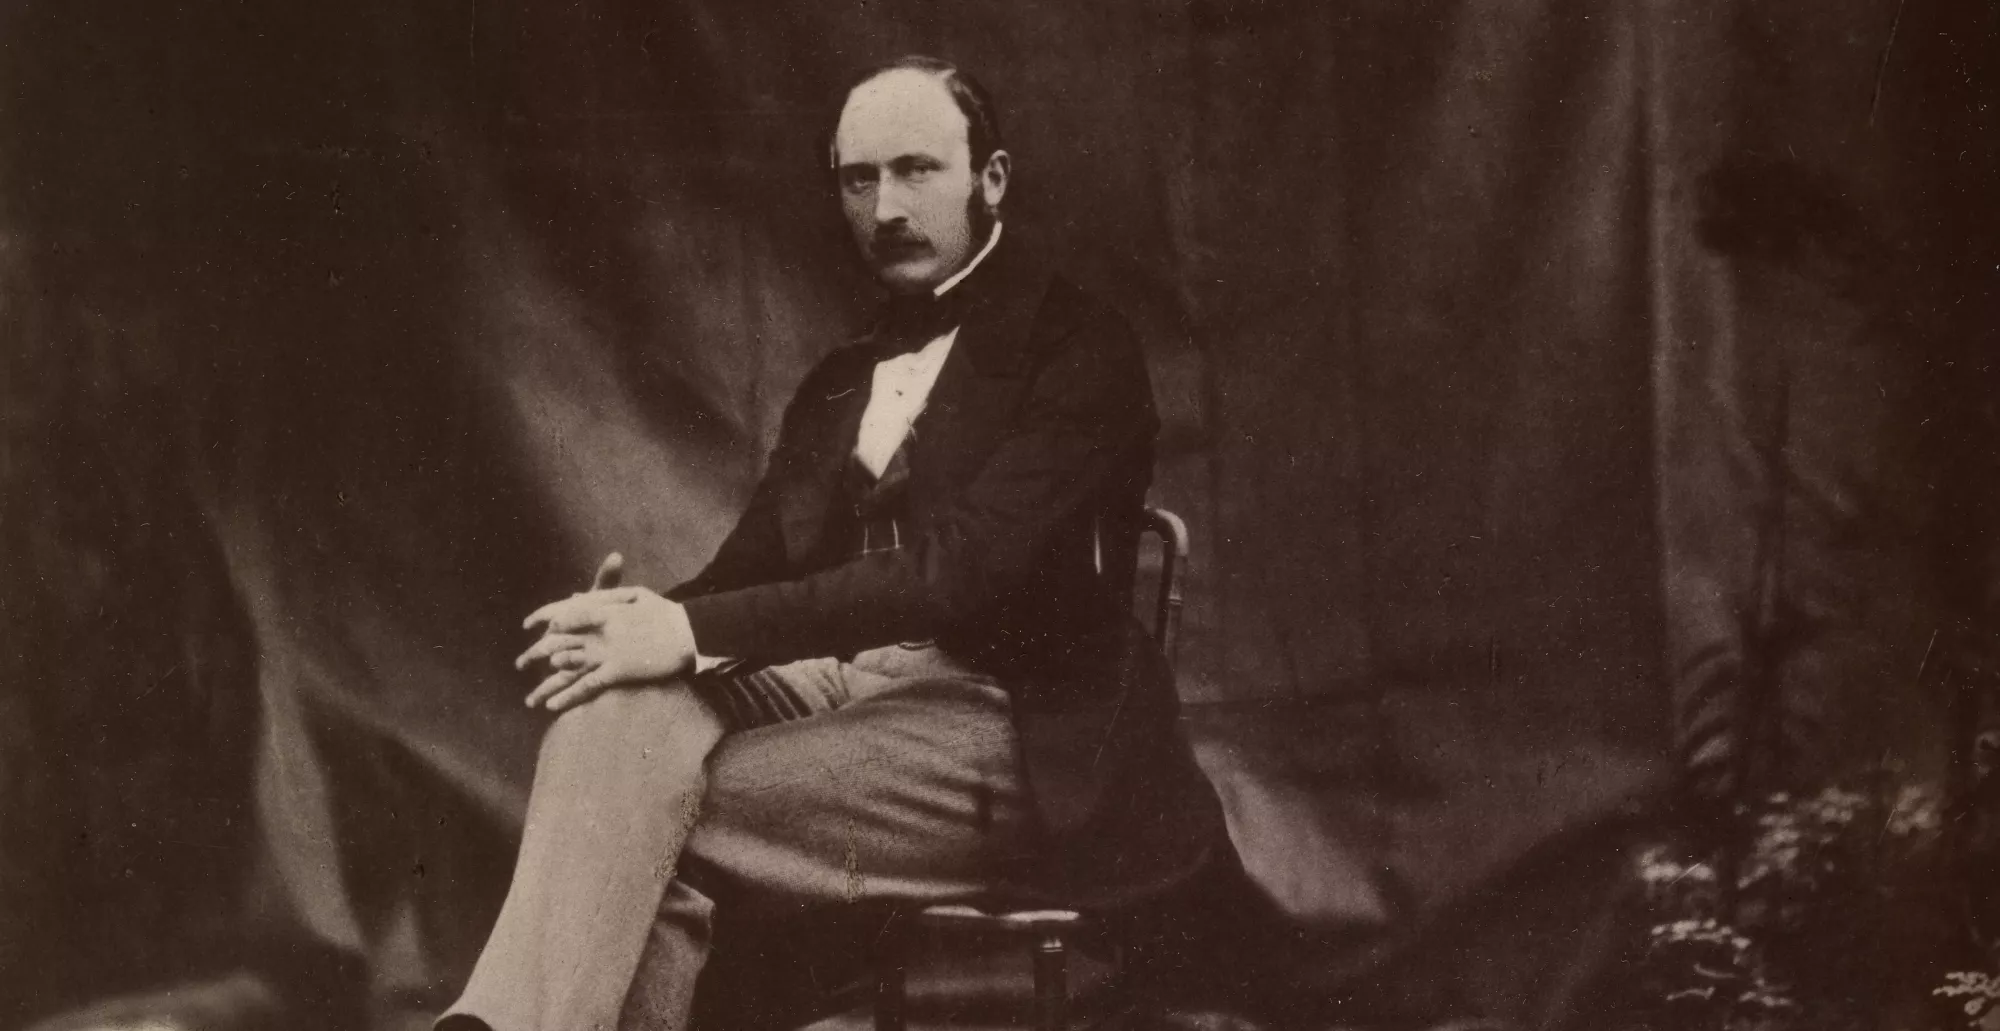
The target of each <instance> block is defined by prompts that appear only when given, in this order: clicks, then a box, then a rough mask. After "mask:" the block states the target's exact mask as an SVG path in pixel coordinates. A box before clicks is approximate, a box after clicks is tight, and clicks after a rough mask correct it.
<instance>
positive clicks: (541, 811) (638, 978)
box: [441, 649, 1029, 1031]
mask: <svg viewBox="0 0 2000 1031" xmlns="http://www.w3.org/2000/svg"><path fill="white" fill-rule="evenodd" d="M793 672H794V673H795V674H796V677H795V679H796V678H799V677H802V678H804V679H803V681H802V682H799V683H791V684H782V683H778V682H777V681H776V680H773V679H772V678H769V677H765V678H762V679H759V678H757V677H755V676H753V677H750V678H745V680H744V681H743V682H742V683H741V684H739V685H737V686H739V687H743V688H747V689H760V688H761V689H781V690H779V694H780V695H781V696H783V697H785V698H787V699H790V700H792V702H797V704H791V703H790V702H788V706H789V710H790V711H787V712H784V713H781V714H779V715H780V718H784V719H785V721H784V722H777V723H770V724H766V725H762V726H752V727H748V728H745V729H741V730H736V731H734V732H730V730H731V726H732V723H735V724H737V725H740V721H741V720H742V718H743V714H744V713H745V712H762V711H766V710H768V709H769V707H768V706H761V705H754V704H753V705H744V704H738V703H740V702H742V701H743V699H744V698H745V697H747V696H746V695H744V694H743V693H741V692H738V693H737V694H736V695H735V696H734V698H733V699H732V698H728V697H724V698H718V699H717V702H718V704H711V703H710V701H708V700H705V699H704V698H703V697H702V696H701V695H699V694H697V693H696V692H695V691H694V690H693V689H691V688H689V687H688V686H687V685H684V684H674V685H664V686H660V687H649V688H640V689H631V690H621V691H613V692H609V693H607V694H605V695H603V696H600V697H599V698H597V699H595V700H593V701H591V702H590V703H588V704H586V705H583V706H580V707H578V708H576V709H574V710H571V711H570V712H568V713H565V714H564V715H563V716H562V717H560V718H559V719H558V720H557V721H556V722H555V723H554V724H553V725H552V726H551V727H550V730H549V732H548V735H547V737H546V738H545V739H544V741H543V745H542V752H541V757H540V762H539V765H538V766H537V768H536V772H535V786H534V793H533V795H532V797H531V799H530V801H529V807H528V820H527V825H526V828H525V832H524V836H523V840H522V846H521V853H520V857H519V859H518V860H517V862H516V867H515V874H514V882H513V886H512V888H511V889H510V891H509V893H508V897H507V902H506V904H505V906H504V907H503V909H502V911H501V915H500V918H499V920H498V922H497V923H496V924H495V927H494V931H493V934H492V936H491V937H490V938H489V939H488V942H487V946H486V949H485V950H484V951H483V952H482V953H481V955H480V959H479V963H478V966H477V967H476V968H475V969H474V972H473V975H472V978H471V980H470V981H469V983H468V984H467V987H466V990H465V993H464V994H463V995H462V996H461V997H460V999H459V1001H458V1002H457V1003H456V1004H455V1005H454V1006H453V1007H452V1008H451V1009H450V1010H448V1011H447V1013H446V1016H445V1017H444V1018H442V1020H441V1026H447V1025H448V1024H449V1023H451V1022H455V1021H457V1020H459V1019H461V1018H470V1019H473V1020H476V1021H478V1022H479V1023H483V1024H484V1025H486V1026H488V1027H490V1028H492V1029H494V1031H608V1029H610V1028H611V1027H613V1026H614V1025H619V1026H624V1027H632V1028H641V1027H643V1028H648V1029H652V1028H676V1029H677V1028H682V1027H686V1026H687V1024H688V1019H689V1013H690V1011H691V1009H692V1006H693V1003H694V995H695V987H696V983H697V981H698V979H699V977H700V974H701V971H702V969H703V968H704V967H705V966H706V965H707V962H708V958H709V954H710V950H711V943H712V941H713V924H714V909H715V905H716V900H715V899H712V898H711V897H710V893H713V894H715V895H717V896H720V897H721V901H722V902H723V904H724V905H726V906H729V907H731V908H732V909H737V908H739V907H740V908H741V909H742V915H746V916H747V915H750V914H766V915H768V916H769V917H770V918H771V919H781V918H786V917H798V916H806V915H811V916H813V917H821V916H825V917H833V918H836V919H837V918H838V917H840V916H843V915H845V916H853V915H855V914H858V913H861V912H863V911H865V910H867V909H869V908H871V907H878V906H879V905H880V904H882V903H885V902H889V901H910V902H930V901H946V900H957V899H965V898H968V897H971V896H975V895H978V894H980V893H981V892H982V891H983V890H984V889H985V888H986V887H987V886H988V885H990V884H992V883H993V880H994V872H995V871H996V870H997V869H998V868H999V866H1000V864H1002V863H1005V862H1007V861H1008V860H1010V859H1011V858H1013V857H1015V856H1017V855H1019V854H1020V853H1021V852H1022V850H1023V849H1024V848H1025V843H1026V841H1027V838H1028V834H1027V830H1026V828H1027V827H1028V825H1029V820H1028V818H1027V817H1026V815H1025V814H1026V811H1027V808H1026V805H1025V802H1024V799H1023V790H1022V787H1021V784H1020V780H1019V775H1018V768H1017V760H1016V746H1015V738H1014V730H1013V725H1012V721H1011V719H1010V718H1009V714H1008V707H1007V697H1006V695H1005V693H1004V692H1003V691H1001V689H1000V688H999V687H998V686H996V685H995V684H994V683H993V681H992V680H991V679H989V678H985V677H982V676H979V675H977V674H974V673H971V672H970V671H967V670H965V669H964V668H963V667H959V666H957V665H956V664H954V663H952V662H951V661H950V660H949V659H947V658H945V657H943V656H941V655H939V654H938V653H936V652H934V651H930V650H916V651H904V650H902V649H881V650H879V652H872V653H864V654H863V655H862V656H859V657H857V659H856V661H855V662H854V663H853V664H833V663H831V662H830V660H828V661H822V662H820V663H817V664H813V665H810V666H802V667H801V668H800V669H799V670H796V671H793ZM756 693H757V692H756V691H754V690H753V691H751V695H755V694H756ZM725 713H728V714H729V715H728V716H725V715H724V714H725ZM786 717H792V718H786ZM725 734H727V736H725ZM711 752H712V753H713V754H712V755H711ZM704 760H706V761H704ZM683 868H685V869H688V870H689V871H691V876H693V877H698V878H700V880H701V883H702V884H703V886H704V887H705V888H706V889H707V891H706V892H705V891H703V890H698V889H697V888H695V887H694V886H693V885H692V884H691V883H689V881H690V878H689V877H682V876H677V873H678V871H679V870H680V869H683Z"/></svg>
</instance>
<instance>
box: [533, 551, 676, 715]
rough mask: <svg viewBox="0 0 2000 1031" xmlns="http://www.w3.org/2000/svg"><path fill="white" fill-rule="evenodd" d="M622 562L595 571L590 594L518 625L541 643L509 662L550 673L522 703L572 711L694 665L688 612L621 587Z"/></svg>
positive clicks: (613, 560)
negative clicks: (613, 691)
mask: <svg viewBox="0 0 2000 1031" xmlns="http://www.w3.org/2000/svg"><path fill="white" fill-rule="evenodd" d="M624 572H625V559H624V557H623V556H622V555H619V554H618V553H617V552H613V553H611V554H610V555H608V556H606V557H605V559H604V562H603V564H601V565H599V566H598V567H597V576H596V577H594V578H593V579H592V581H591V585H590V590H588V591H583V592H581V593H578V594H572V595H570V596H569V597H567V598H564V599H562V600H560V601H552V602H550V603H548V604H547V605H544V606H542V607H541V608H538V609H536V610H535V611H534V612H533V613H531V614H529V616H528V618H527V620H526V621H525V622H523V623H522V626H523V627H524V628H526V629H528V630H536V629H539V630H541V631H542V637H541V640H539V641H536V642H535V643H534V645H533V646H532V647H530V648H529V649H528V650H527V651H525V652H522V653H521V655H520V657H519V658H517V659H515V660H514V668H515V669H519V670H526V669H528V668H529V667H530V666H533V665H534V664H535V663H538V662H539V663H544V664H545V668H546V669H547V670H548V671H549V672H548V676H547V677H545V678H543V680H542V682H541V683H540V684H538V685H536V686H535V689H534V690H533V691H530V692H528V700H527V705H528V707H529V708H533V707H535V706H537V705H540V706H544V707H546V708H547V709H548V710H549V711H550V712H562V711H564V710H566V709H573V708H575V707H577V706H579V705H582V704H583V703H585V702H587V701H589V700H591V699H592V698H595V697H597V696H598V695H600V694H603V693H604V692H605V691H607V690H610V689H611V688H614V687H621V686H630V685H634V684H641V683H648V682H656V681H660V680H664V679H667V678H669V677H676V676H680V675H682V674H685V673H687V672H688V671H689V670H691V669H692V668H693V667H694V664H695V647H694V631H693V629H691V628H690V627H689V626H688V617H687V610H686V609H684V608H682V607H681V606H680V605H679V604H678V603H675V602H672V601H668V600H667V599H666V598H663V597H661V596H660V595H658V594H656V593H654V592H653V591H651V590H649V589H647V588H644V587H622V586H619V584H620V582H621V580H622V579H623V577H624Z"/></svg>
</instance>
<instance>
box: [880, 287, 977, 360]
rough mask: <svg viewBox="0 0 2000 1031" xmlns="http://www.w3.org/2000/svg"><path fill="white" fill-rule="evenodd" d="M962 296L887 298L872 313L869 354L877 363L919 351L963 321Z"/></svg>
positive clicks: (949, 293)
mask: <svg viewBox="0 0 2000 1031" xmlns="http://www.w3.org/2000/svg"><path fill="white" fill-rule="evenodd" d="M962 296H963V292H962V291H960V290H947V291H945V295H944V296H943V297H938V296H936V295H934V294H929V293H924V294H917V295H915V296H909V297H892V298H890V299H889V300H888V301H887V302H886V303H884V304H883V305H882V308H881V310H880V311H879V312H877V313H876V316H875V324H874V327H873V328H872V329H871V330H869V333H868V338H867V343H868V349H869V351H870V353H872V354H873V355H874V356H875V360H876V361H881V360H883V359H884V358H894V357H896V356H897V355H901V354H909V353H910V352H911V351H919V350H922V349H923V347H924V345H925V344H928V343H930V342H931V341H933V340H936V339H937V338H938V337H941V336H943V335H945V334H946V333H949V332H951V330H952V329H953V327H955V326H957V325H958V324H959V322H960V321H961V320H962V319H963V318H964V314H965V313H964V307H965V306H964V304H963V303H962V301H961V299H960V298H961V297H962Z"/></svg>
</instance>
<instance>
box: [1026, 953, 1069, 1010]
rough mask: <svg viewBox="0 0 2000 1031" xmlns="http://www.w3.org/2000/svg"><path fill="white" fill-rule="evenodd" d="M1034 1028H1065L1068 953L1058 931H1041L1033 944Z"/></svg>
mask: <svg viewBox="0 0 2000 1031" xmlns="http://www.w3.org/2000/svg"><path fill="white" fill-rule="evenodd" d="M1034 961H1035V1031H1067V1028H1068V1026H1069V969H1068V968H1069V957H1068V955H1067V953H1066V951H1065V948H1064V945H1063V939H1062V935H1060V934H1048V935H1044V936H1043V937H1042V939H1041V941H1040V942H1039V943H1037V944H1036V946H1035V956H1034Z"/></svg>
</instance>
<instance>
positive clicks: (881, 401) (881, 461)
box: [854, 222, 1000, 477]
mask: <svg viewBox="0 0 2000 1031" xmlns="http://www.w3.org/2000/svg"><path fill="white" fill-rule="evenodd" d="M999 242H1000V224H999V223H997V222H996V223H994V225H993V232H992V234H991V235H989V236H987V238H986V246H984V247H981V248H980V249H979V253H978V254H977V255H976V256H974V257H973V259H972V260H971V261H970V262H968V263H967V264H966V266H965V267H964V268H962V269H959V270H958V272H957V274H955V275H953V276H952V277H951V278H950V279H947V280H945V281H944V282H942V283H939V284H938V285H937V289H936V290H934V291H932V293H933V295H934V296H938V297H943V296H944V294H945V291H947V290H950V289H951V288H952V287H954V286H957V285H958V284H959V283H960V282H961V281H963V280H964V279H965V277H966V276H969V275H971V274H972V270H973V269H976V268H978V267H979V263H980V262H982V261H985V260H986V256H987V255H988V254H991V253H992V252H993V245H994V244H997V243H999ZM957 342H958V327H957V326H953V327H952V328H950V329H948V330H946V331H945V332H944V333H943V334H941V335H939V336H937V337H934V338H933V339H932V340H931V342H930V343H928V344H925V345H924V346H923V347H922V348H920V349H918V350H915V351H911V352H910V353H909V354H902V355H897V356H896V357H894V358H885V359H883V360H882V361H879V362H877V363H875V378H874V380H873V381H872V382H871V383H870V384H869V388H868V407H867V408H866V409H863V410H862V413H861V429H860V432H858V433H857V434H855V438H854V457H855V458H856V459H857V460H859V461H860V462H861V465H862V467H863V468H865V469H867V470H868V472H869V474H870V475H873V476H877V477H879V476H881V475H882V471H883V470H884V469H887V468H889V460H890V459H891V458H894V457H896V449H897V448H900V447H902V446H903V438H905V437H908V436H909V435H910V426H911V425H912V424H914V423H915V422H916V421H917V416H920V415H922V414H924V406H925V405H926V404H927V403H929V401H930V397H931V388H932V387H934V386H936V385H937V378H938V372H939V371H941V370H942V369H943V368H944V361H945V359H946V358H949V357H951V345H952V344H955V343H957Z"/></svg>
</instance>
